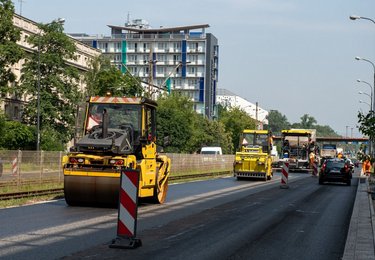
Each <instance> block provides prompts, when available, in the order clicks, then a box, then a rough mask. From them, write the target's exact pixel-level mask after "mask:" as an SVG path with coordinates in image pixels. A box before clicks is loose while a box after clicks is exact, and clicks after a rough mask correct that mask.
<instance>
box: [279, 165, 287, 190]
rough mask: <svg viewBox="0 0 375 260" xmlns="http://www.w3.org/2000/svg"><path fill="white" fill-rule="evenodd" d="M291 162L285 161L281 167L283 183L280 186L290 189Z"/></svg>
mask: <svg viewBox="0 0 375 260" xmlns="http://www.w3.org/2000/svg"><path fill="white" fill-rule="evenodd" d="M288 175H289V162H283V165H282V168H281V185H280V188H282V189H288V188H289V186H288Z"/></svg>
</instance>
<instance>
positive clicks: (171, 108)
mask: <svg viewBox="0 0 375 260" xmlns="http://www.w3.org/2000/svg"><path fill="white" fill-rule="evenodd" d="M157 102H158V112H157V121H156V122H157V132H158V139H157V140H158V141H157V143H158V145H161V146H164V151H165V152H174V153H176V152H177V153H189V152H190V149H191V147H192V146H191V145H190V146H189V141H190V138H191V134H192V132H193V126H194V125H195V124H194V120H195V114H196V113H195V111H193V109H192V107H193V104H192V102H191V101H189V100H188V98H187V97H184V96H182V95H179V94H178V93H172V94H171V95H170V96H163V97H161V98H160V99H158V101H157ZM165 139H168V143H164V140H165ZM189 148H190V149H189Z"/></svg>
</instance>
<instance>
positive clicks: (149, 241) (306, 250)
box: [0, 173, 357, 259]
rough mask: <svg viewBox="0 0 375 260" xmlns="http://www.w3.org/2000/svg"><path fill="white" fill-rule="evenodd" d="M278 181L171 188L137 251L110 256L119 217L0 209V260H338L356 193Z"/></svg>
mask: <svg viewBox="0 0 375 260" xmlns="http://www.w3.org/2000/svg"><path fill="white" fill-rule="evenodd" d="M279 186H280V176H279V174H276V175H275V177H274V179H273V180H272V181H268V182H263V181H237V180H236V179H235V178H221V179H215V180H209V181H200V182H191V183H185V184H178V185H171V186H170V189H169V194H168V199H167V201H166V203H165V204H164V205H142V206H141V207H140V208H139V214H138V216H139V219H138V227H137V228H138V229H137V230H138V233H137V237H139V238H140V239H141V240H142V244H143V246H142V247H140V248H137V249H134V250H126V249H110V248H108V245H109V244H110V242H111V240H112V239H113V238H115V237H116V223H117V210H116V209H105V208H104V209H103V208H83V207H68V206H66V204H65V202H64V201H63V200H61V201H54V202H50V203H44V204H38V205H32V206H25V207H19V208H11V209H2V210H0V223H1V229H2V230H1V232H0V258H9V259H56V258H62V257H64V258H66V259H75V258H77V259H78V258H83V257H84V258H87V259H111V258H121V259H146V258H152V259H340V257H341V256H342V254H343V251H344V245H345V241H346V234H347V230H348V226H349V221H350V216H351V212H352V208H353V203H354V198H355V191H356V186H357V179H354V180H353V185H352V186H350V187H349V186H345V185H342V184H326V185H318V180H317V178H314V177H311V176H310V175H309V174H306V173H293V174H291V175H290V179H289V187H290V188H289V189H280V188H279Z"/></svg>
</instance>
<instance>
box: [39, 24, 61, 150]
mask: <svg viewBox="0 0 375 260" xmlns="http://www.w3.org/2000/svg"><path fill="white" fill-rule="evenodd" d="M64 22H65V19H64V18H58V19H56V20H53V21H52V22H51V23H59V24H63V23H64ZM51 23H47V24H46V25H49V24H51ZM40 37H42V31H41V30H39V33H38V87H37V116H36V122H37V123H36V125H37V128H36V131H37V133H36V135H37V139H36V150H37V151H39V150H40V80H41V72H40Z"/></svg>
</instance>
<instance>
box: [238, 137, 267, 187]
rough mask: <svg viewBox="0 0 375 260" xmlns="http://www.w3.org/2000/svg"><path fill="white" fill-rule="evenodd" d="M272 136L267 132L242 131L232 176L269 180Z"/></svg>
mask: <svg viewBox="0 0 375 260" xmlns="http://www.w3.org/2000/svg"><path fill="white" fill-rule="evenodd" d="M271 150H272V135H271V133H270V132H269V131H268V130H244V131H243V132H242V134H241V136H240V150H239V151H238V152H236V157H235V161H234V169H233V172H234V176H235V177H237V179H242V178H261V179H263V180H265V181H266V180H270V179H271V178H272V176H273V172H272V157H271Z"/></svg>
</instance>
